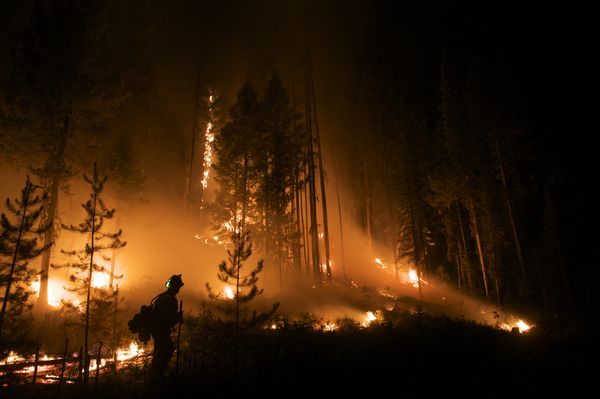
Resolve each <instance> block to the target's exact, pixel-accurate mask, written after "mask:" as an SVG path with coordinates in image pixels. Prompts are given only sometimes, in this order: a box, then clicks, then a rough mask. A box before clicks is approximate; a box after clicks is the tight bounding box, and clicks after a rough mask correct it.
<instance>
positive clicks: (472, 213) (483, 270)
mask: <svg viewBox="0 0 600 399" xmlns="http://www.w3.org/2000/svg"><path fill="white" fill-rule="evenodd" d="M468 207H469V216H470V218H471V223H472V226H473V228H472V229H471V230H472V232H473V235H474V238H475V243H476V244H477V254H478V255H479V264H480V265H481V276H482V279H483V288H484V290H485V297H486V298H489V296H490V294H489V290H488V281H487V273H486V268H485V262H484V260H483V250H482V248H481V239H480V237H479V226H478V224H477V215H476V214H475V206H474V205H473V199H472V198H469V199H468Z"/></svg>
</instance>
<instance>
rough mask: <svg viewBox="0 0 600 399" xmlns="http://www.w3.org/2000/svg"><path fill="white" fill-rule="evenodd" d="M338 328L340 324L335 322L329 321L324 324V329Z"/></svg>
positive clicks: (333, 329) (332, 329)
mask: <svg viewBox="0 0 600 399" xmlns="http://www.w3.org/2000/svg"><path fill="white" fill-rule="evenodd" d="M337 329H338V326H337V324H335V323H331V322H327V323H325V324H324V325H323V331H335V330H337Z"/></svg>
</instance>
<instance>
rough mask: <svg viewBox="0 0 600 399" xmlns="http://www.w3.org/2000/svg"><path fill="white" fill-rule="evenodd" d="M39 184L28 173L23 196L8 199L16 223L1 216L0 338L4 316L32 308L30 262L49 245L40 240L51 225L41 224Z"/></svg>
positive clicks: (13, 316) (31, 271)
mask: <svg viewBox="0 0 600 399" xmlns="http://www.w3.org/2000/svg"><path fill="white" fill-rule="evenodd" d="M40 188H41V187H39V186H36V185H34V184H33V183H32V182H31V180H30V179H29V176H27V180H26V182H25V187H24V188H23V190H22V191H21V198H20V199H15V200H14V202H13V201H11V200H10V199H9V198H7V199H6V208H7V209H8V211H9V212H10V213H12V214H13V215H14V217H15V218H16V219H17V221H16V222H14V223H13V222H12V221H11V220H10V219H9V217H8V216H7V215H6V214H4V213H3V214H2V215H1V216H0V227H1V228H2V230H1V231H0V272H1V275H0V287H2V288H3V291H4V293H3V297H2V311H1V313H0V339H1V337H2V328H3V324H4V320H5V317H6V316H7V315H8V316H9V317H10V319H11V320H13V319H16V318H19V317H21V316H22V315H23V313H24V312H25V311H26V310H28V309H29V307H30V304H29V303H28V299H29V296H30V294H31V283H32V279H33V277H34V276H35V272H34V271H33V270H31V269H30V268H29V263H28V262H29V261H30V260H31V259H33V258H36V257H37V256H39V255H40V254H41V253H42V252H43V251H44V250H46V249H47V248H48V246H47V245H40V244H39V243H38V238H40V235H42V234H43V233H44V232H45V231H46V230H48V228H49V226H48V225H43V224H42V225H40V224H39V222H40V216H41V213H42V206H43V200H44V198H43V197H40V196H37V195H35V191H36V190H38V189H40ZM36 225H37V226H38V227H36ZM9 302H10V307H9V306H8V305H9ZM7 310H8V312H9V313H7Z"/></svg>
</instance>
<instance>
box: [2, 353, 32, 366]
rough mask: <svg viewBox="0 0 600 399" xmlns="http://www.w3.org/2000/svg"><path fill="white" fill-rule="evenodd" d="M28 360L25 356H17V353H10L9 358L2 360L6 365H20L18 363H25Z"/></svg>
mask: <svg viewBox="0 0 600 399" xmlns="http://www.w3.org/2000/svg"><path fill="white" fill-rule="evenodd" d="M26 360H27V359H25V358H24V357H23V356H21V355H19V354H17V353H16V352H13V351H10V352H8V356H7V357H6V358H5V359H4V360H2V362H3V363H4V364H11V363H18V362H24V361H26Z"/></svg>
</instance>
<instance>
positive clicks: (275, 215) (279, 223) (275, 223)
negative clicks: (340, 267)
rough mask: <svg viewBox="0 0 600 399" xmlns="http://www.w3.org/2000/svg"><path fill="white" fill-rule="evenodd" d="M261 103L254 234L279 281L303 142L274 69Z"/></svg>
mask: <svg viewBox="0 0 600 399" xmlns="http://www.w3.org/2000/svg"><path fill="white" fill-rule="evenodd" d="M260 107H261V113H260V115H261V120H260V137H261V140H260V141H259V143H260V148H259V151H260V153H259V154H258V157H259V158H258V160H257V166H258V168H259V170H260V173H261V175H262V176H261V180H260V183H259V189H258V193H257V203H258V204H259V206H260V207H261V208H262V209H263V215H262V216H263V219H264V220H263V222H262V223H261V224H260V225H259V227H260V228H259V230H258V231H257V234H258V237H259V239H260V241H261V242H262V243H263V249H264V250H265V252H266V255H267V259H268V260H275V261H276V262H277V263H278V268H279V276H280V283H281V278H282V272H283V268H284V267H286V266H289V265H288V263H289V259H288V257H289V253H290V252H291V247H292V245H293V237H292V236H291V234H290V231H289V229H288V227H289V226H290V225H291V223H292V218H293V215H292V213H291V210H292V207H291V201H292V199H293V196H294V191H293V190H294V183H295V182H294V176H295V174H296V171H297V169H298V168H299V167H300V165H301V162H302V156H301V154H302V149H303V146H302V144H303V142H302V136H301V135H300V131H299V129H298V127H297V126H296V128H295V127H294V121H295V119H296V118H297V116H296V115H295V113H294V110H293V109H292V107H291V103H290V100H289V98H288V95H287V92H286V90H285V88H284V87H283V83H282V81H281V77H280V76H279V74H278V73H277V72H274V73H273V75H272V76H271V79H270V80H269V83H268V84H267V88H266V90H265V96H264V99H263V101H262V102H261V104H260ZM274 255H275V256H274Z"/></svg>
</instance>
